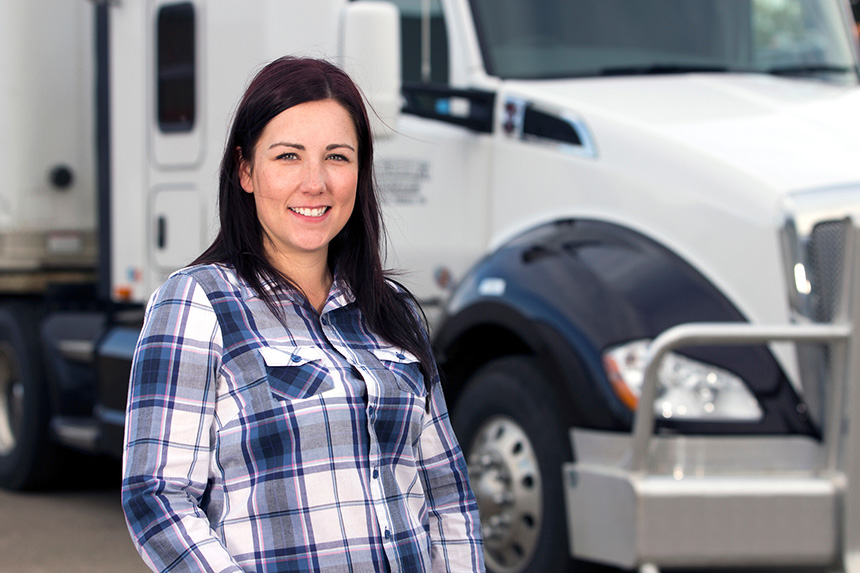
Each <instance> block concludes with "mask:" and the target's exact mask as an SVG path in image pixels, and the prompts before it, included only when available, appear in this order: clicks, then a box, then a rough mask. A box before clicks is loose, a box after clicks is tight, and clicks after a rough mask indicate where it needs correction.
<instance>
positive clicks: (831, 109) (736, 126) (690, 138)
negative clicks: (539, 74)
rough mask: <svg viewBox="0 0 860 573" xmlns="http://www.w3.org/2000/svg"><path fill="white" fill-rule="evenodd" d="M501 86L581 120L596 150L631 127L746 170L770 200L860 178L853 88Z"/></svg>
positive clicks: (677, 79)
mask: <svg viewBox="0 0 860 573" xmlns="http://www.w3.org/2000/svg"><path fill="white" fill-rule="evenodd" d="M509 87H510V89H511V91H515V92H517V94H521V95H522V96H524V97H526V98H528V99H530V100H533V101H542V102H544V103H545V104H549V105H551V106H553V107H557V108H559V109H562V110H565V112H567V113H573V114H575V115H578V116H580V117H581V118H582V119H583V120H584V122H585V124H586V125H588V126H589V127H590V128H591V130H592V133H591V135H592V137H593V138H594V141H595V144H596V146H597V150H598V154H600V153H601V152H602V151H607V152H609V153H611V150H612V148H613V146H612V145H611V143H612V142H611V141H605V140H603V136H604V135H605V134H611V133H612V132H614V131H615V129H624V130H625V134H626V136H625V137H629V136H630V135H631V134H632V132H633V131H635V132H636V135H637V137H636V138H635V140H636V141H638V142H639V144H641V145H645V146H653V145H661V144H662V145H673V144H676V145H678V146H680V147H682V148H684V150H685V155H686V154H687V153H693V154H694V155H696V154H698V155H699V156H700V159H708V158H709V159H711V160H713V161H715V162H719V163H721V164H722V165H723V166H724V167H725V168H726V169H730V170H732V169H733V170H736V171H740V172H744V173H746V175H748V176H749V177H753V178H755V179H757V180H759V182H760V183H762V184H763V186H764V187H767V188H770V189H772V190H773V191H774V192H775V193H776V194H784V193H786V192H791V191H795V190H806V189H816V188H822V187H832V186H838V185H846V184H857V183H858V182H860V157H858V154H860V88H858V87H855V86H851V87H846V86H836V85H831V84H826V83H823V82H815V81H809V80H797V79H787V78H779V77H772V76H762V75H739V74H686V75H676V76H675V75H673V76H648V77H641V76H639V77H632V78H600V79H578V80H559V81H545V82H528V83H525V82H522V83H519V82H516V83H515V82H511V83H510V84H509ZM601 126H610V127H611V128H612V129H607V130H603V129H600V128H599V127H601ZM607 137H611V135H607ZM602 144H606V145H602ZM634 150H635V149H630V148H627V149H626V151H627V152H628V153H629V152H631V151H634ZM619 159H623V158H619Z"/></svg>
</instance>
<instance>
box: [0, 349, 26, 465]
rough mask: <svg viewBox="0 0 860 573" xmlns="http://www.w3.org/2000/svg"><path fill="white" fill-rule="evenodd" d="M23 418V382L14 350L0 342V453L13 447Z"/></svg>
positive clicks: (5, 453) (4, 453) (8, 451)
mask: <svg viewBox="0 0 860 573" xmlns="http://www.w3.org/2000/svg"><path fill="white" fill-rule="evenodd" d="M23 419H24V384H23V382H22V381H21V376H20V370H19V369H18V362H17V360H16V359H15V352H14V350H13V349H12V347H11V346H10V345H9V344H8V343H7V342H0V455H4V456H5V455H8V454H9V453H10V452H11V451H12V450H14V449H15V445H16V444H17V441H18V440H17V436H18V435H20V431H21V424H22V423H23Z"/></svg>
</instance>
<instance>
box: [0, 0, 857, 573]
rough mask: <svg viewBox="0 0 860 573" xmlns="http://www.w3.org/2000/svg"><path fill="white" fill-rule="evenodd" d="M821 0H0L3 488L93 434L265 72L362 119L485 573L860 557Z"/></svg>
mask: <svg viewBox="0 0 860 573" xmlns="http://www.w3.org/2000/svg"><path fill="white" fill-rule="evenodd" d="M850 10H851V9H850V5H849V3H848V2H847V1H845V2H843V1H840V0H732V1H729V0H636V1H635V2H631V1H629V0H578V1H576V2H572V1H564V0H540V1H537V0H397V2H395V3H393V4H390V3H381V2H371V1H369V0H354V1H348V0H243V1H242V2H235V1H233V0H184V1H177V0H107V1H105V0H103V1H89V2H88V1H85V0H9V1H6V2H3V3H0V78H2V79H0V117H2V122H0V125H2V127H3V129H2V131H0V165H1V166H2V173H3V174H4V184H3V186H2V187H0V484H2V485H3V486H5V487H7V488H33V487H38V486H40V485H44V484H46V483H50V480H51V478H52V477H55V476H56V475H57V474H58V472H59V473H61V472H62V471H63V470H64V469H67V468H68V467H69V465H68V464H70V463H72V462H71V461H69V457H68V456H69V455H71V454H70V453H69V452H70V451H72V450H83V451H88V452H91V453H98V454H105V453H106V454H115V455H116V454H118V453H119V452H120V448H121V436H122V427H123V418H124V415H123V410H124V406H125V398H126V392H127V384H128V371H129V366H130V360H131V355H132V350H133V347H134V344H135V341H136V339H137V334H138V331H139V327H140V320H141V317H142V309H143V305H144V304H145V303H146V300H147V298H148V296H149V295H150V293H151V292H152V291H153V289H154V288H155V287H157V286H158V285H159V284H160V283H161V282H162V281H163V280H164V278H165V277H166V276H167V275H168V274H169V273H170V272H171V271H173V270H175V269H176V268H179V267H181V266H182V265H185V264H187V263H188V262H189V261H190V260H192V259H193V258H194V257H195V256H196V255H197V254H198V253H199V252H200V251H201V250H202V249H203V248H204V247H205V246H206V245H207V244H208V242H209V241H210V240H211V238H212V236H213V232H214V224H215V222H216V205H215V196H216V181H215V178H216V173H217V162H218V160H219V157H220V152H221V148H222V145H223V141H224V137H225V132H226V128H227V125H228V123H229V119H230V114H231V112H232V110H233V109H234V106H235V105H236V102H237V101H238V98H239V96H240V94H241V92H242V90H243V89H244V86H245V85H246V83H247V82H248V80H249V79H250V77H251V76H252V74H253V72H254V71H255V70H256V69H258V68H259V67H260V66H261V65H262V64H263V63H264V62H266V61H268V60H270V59H272V58H275V57H277V56H280V55H283V54H310V55H313V56H319V57H326V58H330V59H332V60H334V61H336V62H339V63H340V64H342V65H343V66H344V67H345V68H346V69H348V70H349V71H350V72H351V73H352V74H353V75H354V77H356V78H357V79H358V80H359V82H360V83H361V85H362V86H363V88H364V91H365V94H366V96H367V98H368V101H369V102H370V104H371V105H372V106H373V107H374V109H375V110H376V111H377V112H378V115H379V117H378V121H376V126H375V130H376V133H377V141H378V148H377V149H378V153H377V164H376V175H377V180H378V184H379V187H380V190H381V192H382V194H383V196H384V198H385V201H386V215H387V223H388V231H389V235H390V244H389V258H388V263H389V265H390V266H392V267H395V268H400V269H402V270H404V271H405V272H406V274H405V275H404V280H405V281H406V282H407V283H408V284H409V286H410V287H411V288H412V289H413V290H414V292H415V293H416V295H417V296H418V297H419V298H420V300H421V302H422V304H423V305H424V308H425V310H426V311H427V312H428V314H429V315H430V316H431V318H432V326H433V330H432V332H433V340H434V345H435V349H436V351H437V356H438V360H439V363H440V365H441V367H442V369H443V371H444V373H445V384H446V386H445V389H446V392H447V396H448V401H449V406H450V409H451V412H452V418H453V423H454V426H455V428H456V430H457V431H458V435H459V438H460V441H461V444H462V446H463V448H464V450H465V452H466V455H467V457H468V460H469V467H470V473H471V477H472V484H473V488H474V489H475V492H476V494H477V497H478V500H479V506H480V511H481V516H482V524H483V529H484V536H485V540H486V556H487V563H488V566H489V568H490V569H491V570H492V571H494V572H496V573H519V572H525V571H536V572H556V571H564V570H572V569H576V568H586V567H589V566H591V565H593V564H600V565H606V566H612V567H619V568H625V569H634V568H640V569H642V570H652V571H653V570H657V569H659V568H663V567H700V566H724V567H751V566H758V567H769V568H771V569H772V570H784V569H785V568H786V567H788V566H794V567H804V568H814V569H816V570H835V571H840V570H841V571H855V572H856V571H860V556H858V555H860V553H858V551H860V481H858V480H860V454H858V452H860V427H858V425H857V424H856V420H853V419H852V418H853V417H854V416H856V413H857V412H860V395H858V382H860V381H858V379H857V374H856V373H857V372H860V364H858V359H860V350H858V342H857V339H858V336H857V335H856V328H857V326H858V324H860V319H858V316H857V315H858V312H860V310H858V309H857V308H856V307H857V300H856V299H857V297H856V295H854V293H856V292H858V290H857V289H858V288H860V278H858V272H860V271H858V265H857V257H858V253H860V249H858V242H857V241H858V239H857V231H856V229H857V227H858V225H860V219H858V216H860V158H858V156H860V68H858V56H857V45H856V42H857V38H856V32H855V29H854V26H853V21H852V18H851V11H850Z"/></svg>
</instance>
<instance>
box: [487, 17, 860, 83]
mask: <svg viewBox="0 0 860 573" xmlns="http://www.w3.org/2000/svg"><path fill="white" fill-rule="evenodd" d="M471 4H472V12H473V14H474V17H475V21H476V25H477V31H478V37H479V39H480V42H481V47H482V51H483V54H484V61H485V65H486V67H487V72H488V73H490V74H491V75H494V76H498V77H502V78H520V79H542V78H565V77H583V76H605V75H637V74H656V73H660V74H662V73H683V72H697V71H701V72H756V73H770V74H777V75H796V76H803V77H809V76H812V77H817V78H821V79H823V80H828V81H833V82H839V83H851V84H856V83H857V82H858V73H857V67H856V62H855V60H854V53H853V49H852V41H853V40H852V37H851V35H850V34H849V28H848V25H847V22H846V12H845V10H844V9H843V6H842V5H841V3H840V1H839V0H635V1H630V0H471Z"/></svg>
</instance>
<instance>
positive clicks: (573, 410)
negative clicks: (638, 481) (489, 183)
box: [434, 220, 819, 437]
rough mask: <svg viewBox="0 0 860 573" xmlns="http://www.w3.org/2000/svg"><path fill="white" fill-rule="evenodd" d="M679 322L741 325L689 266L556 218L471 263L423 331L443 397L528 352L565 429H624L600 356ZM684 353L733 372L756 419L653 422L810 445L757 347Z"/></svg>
mask: <svg viewBox="0 0 860 573" xmlns="http://www.w3.org/2000/svg"><path fill="white" fill-rule="evenodd" d="M687 322H747V319H746V318H745V317H744V316H743V315H742V314H741V313H740V312H739V310H738V309H737V307H735V305H733V304H732V302H731V301H730V300H728V299H727V298H726V297H725V296H724V295H723V294H722V293H721V292H720V291H719V290H718V289H717V288H716V287H715V286H714V285H713V284H712V283H710V282H709V281H708V280H707V279H705V277H704V276H702V274H701V273H699V272H698V271H697V270H696V269H695V268H694V267H693V266H692V265H691V264H689V263H688V262H686V261H684V260H683V259H681V258H680V257H678V256H677V255H675V254H674V253H672V252H671V251H669V250H668V249H667V248H665V247H663V246H662V245H660V244H658V243H657V242H656V241H654V240H652V239H650V238H648V237H646V236H644V235H642V234H641V233H638V232H636V231H633V230H631V229H629V228H625V227H622V226H619V225H617V224H613V223H608V222H603V221H595V220H564V221H557V222H553V223H549V224H546V225H543V226H540V227H538V228H535V229H533V230H531V231H528V232H526V233H524V234H522V235H520V236H518V237H516V238H515V239H513V240H512V241H510V242H508V243H507V244H505V245H503V246H502V247H500V248H499V249H497V250H496V251H495V252H493V253H492V254H490V255H488V256H487V257H485V258H484V259H482V260H481V261H480V262H479V263H478V264H477V265H476V266H475V267H474V268H473V269H472V270H471V271H470V273H469V274H468V275H467V276H466V277H465V278H464V279H463V281H462V282H461V283H460V284H459V285H458V287H457V289H456V290H455V292H454V293H453V294H452V297H451V299H450V300H449V303H448V305H447V307H446V312H445V315H444V316H443V318H442V321H441V323H440V324H439V326H438V328H437V329H436V330H435V333H434V348H435V350H436V352H437V356H438V358H439V363H440V367H441V369H442V371H443V373H444V374H445V378H446V384H447V386H446V392H447V393H448V396H449V398H448V399H449V401H451V402H452V403H456V399H457V395H458V392H459V389H460V388H461V387H462V385H463V384H465V382H466V381H467V379H468V377H469V376H470V375H471V373H472V372H474V371H475V369H477V368H478V367H480V366H481V365H482V364H484V363H486V362H488V361H489V360H492V359H493V358H496V357H499V356H503V355H508V354H516V353H520V354H532V355H535V356H536V357H537V358H538V361H539V363H540V364H541V366H542V368H544V369H545V373H546V374H547V376H548V377H549V379H550V380H557V381H559V383H558V384H556V386H557V392H558V396H557V398H558V399H559V400H560V404H561V405H562V407H563V408H564V410H565V412H566V413H567V416H568V421H570V422H571V423H572V424H575V425H576V426H580V427H588V428H595V429H606V430H619V431H620V430H629V428H630V425H631V423H632V412H631V411H630V410H629V409H628V408H627V407H626V406H624V405H623V404H622V403H621V401H620V400H619V399H618V398H617V396H616V395H615V393H614V392H613V391H612V389H611V385H610V383H609V380H608V379H607V376H606V374H605V372H604V370H603V366H602V353H603V351H604V350H605V349H607V348H609V347H611V346H614V345H616V344H620V343H623V342H628V341H631V340H637V339H653V338H655V337H656V336H657V335H658V334H660V333H661V332H663V331H665V330H666V329H668V328H671V327H672V326H676V325H678V324H682V323H687ZM682 352H683V354H685V355H687V356H690V357H691V358H695V359H698V360H702V361H705V362H708V363H711V364H714V365H716V366H719V367H721V368H724V369H726V370H729V371H731V372H734V373H735V374H737V375H739V376H740V377H741V378H742V379H743V380H744V381H745V382H746V383H747V385H748V386H749V388H750V390H751V391H752V393H753V394H754V395H755V396H756V398H757V399H758V400H759V403H760V404H761V406H762V410H763V411H764V415H763V418H762V419H761V420H759V421H756V422H699V421H681V420H658V428H659V429H661V430H663V431H677V432H681V433H690V434H726V433H732V434H737V433H744V434H784V433H794V434H806V435H811V436H815V437H819V431H818V429H817V428H816V427H815V426H814V425H813V424H812V423H811V422H810V420H809V419H808V417H807V416H806V415H805V408H804V407H803V406H802V405H801V403H800V399H799V398H798V396H797V394H796V392H795V391H794V388H793V387H792V385H791V383H790V382H789V380H788V378H787V377H786V376H785V373H784V372H783V371H782V369H781V367H780V365H779V363H778V362H777V361H776V359H775V358H774V357H773V355H772V354H771V352H770V350H769V349H768V348H767V347H766V346H763V345H761V346H743V347H737V346H732V347H695V348H689V349H684V350H683V351H682Z"/></svg>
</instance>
